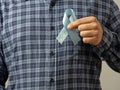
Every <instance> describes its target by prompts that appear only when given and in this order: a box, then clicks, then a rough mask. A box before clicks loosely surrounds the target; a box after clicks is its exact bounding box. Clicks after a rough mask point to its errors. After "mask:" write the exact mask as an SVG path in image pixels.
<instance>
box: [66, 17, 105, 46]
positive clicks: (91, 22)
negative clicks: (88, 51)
mask: <svg viewBox="0 0 120 90" xmlns="http://www.w3.org/2000/svg"><path fill="white" fill-rule="evenodd" d="M68 29H69V30H73V29H78V30H79V31H80V36H81V37H82V39H83V42H84V43H87V44H92V45H98V44H99V43H100V42H101V40H102V36H103V29H102V27H101V25H100V23H99V21H98V20H97V19H96V17H94V16H89V17H85V18H81V19H78V20H76V21H74V22H72V23H70V24H69V25H68Z"/></svg>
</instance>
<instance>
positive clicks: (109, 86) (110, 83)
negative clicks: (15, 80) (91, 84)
mask: <svg viewBox="0 0 120 90" xmlns="http://www.w3.org/2000/svg"><path fill="white" fill-rule="evenodd" d="M114 1H115V2H116V4H117V5H118V6H119V8H120V0H114ZM101 85H102V90H120V73H117V72H115V71H113V70H112V69H111V68H109V67H108V65H107V64H106V63H105V62H103V66H102V73H101Z"/></svg>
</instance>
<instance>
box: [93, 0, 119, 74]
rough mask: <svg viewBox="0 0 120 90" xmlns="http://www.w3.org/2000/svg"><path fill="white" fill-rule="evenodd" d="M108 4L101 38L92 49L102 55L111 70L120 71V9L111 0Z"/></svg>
mask: <svg viewBox="0 0 120 90" xmlns="http://www.w3.org/2000/svg"><path fill="white" fill-rule="evenodd" d="M110 5H111V6H110V14H109V15H110V16H109V19H108V22H107V23H106V25H102V26H103V30H104V32H103V39H102V41H101V43H100V44H99V45H98V46H96V47H94V48H93V51H94V52H95V53H97V55H98V56H99V57H100V58H101V57H102V58H103V59H104V60H105V61H106V62H107V64H108V65H109V66H110V67H111V68H112V69H113V70H115V71H117V72H119V73H120V11H119V8H118V6H117V5H116V4H115V3H114V2H113V1H112V0H111V3H110ZM107 18H108V17H107Z"/></svg>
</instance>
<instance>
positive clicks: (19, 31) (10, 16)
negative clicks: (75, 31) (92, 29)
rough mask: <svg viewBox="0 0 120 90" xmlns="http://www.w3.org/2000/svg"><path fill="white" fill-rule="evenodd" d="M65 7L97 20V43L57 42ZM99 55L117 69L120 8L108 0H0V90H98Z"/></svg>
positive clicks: (119, 51) (68, 39) (119, 55)
mask: <svg viewBox="0 0 120 90" xmlns="http://www.w3.org/2000/svg"><path fill="white" fill-rule="evenodd" d="M66 9H73V10H74V12H75V15H76V17H77V18H82V17H86V16H91V15H93V16H96V17H97V18H98V20H99V21H100V23H101V24H102V27H103V29H104V34H103V39H102V41H101V43H100V44H99V45H98V46H91V45H89V44H84V43H83V42H82V40H81V41H79V43H78V44H77V45H74V44H73V42H72V40H71V39H70V37H69V36H68V37H67V38H66V39H65V41H64V42H63V44H62V45H61V44H60V43H59V42H58V41H57V40H56V37H57V36H58V34H59V32H60V31H61V29H62V28H63V23H62V19H63V16H64V11H65V10H66ZM101 58H104V59H105V60H106V62H107V63H108V65H109V66H110V67H111V68H112V69H114V70H115V71H117V72H120V12H119V10H118V7H117V6H116V5H115V3H114V2H113V1H112V0H57V1H56V4H55V6H54V5H53V6H50V0H0V90H101V86H100V81H99V78H100V73H101V62H102V60H101ZM7 78H9V82H8V86H7V88H4V85H5V82H6V79H7Z"/></svg>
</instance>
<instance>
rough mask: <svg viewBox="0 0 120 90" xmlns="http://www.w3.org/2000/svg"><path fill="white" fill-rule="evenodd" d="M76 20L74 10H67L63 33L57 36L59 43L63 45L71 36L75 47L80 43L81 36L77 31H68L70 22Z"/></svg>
mask: <svg viewBox="0 0 120 90" xmlns="http://www.w3.org/2000/svg"><path fill="white" fill-rule="evenodd" d="M75 20H76V17H75V13H74V11H73V10H72V9H67V10H66V11H65V13H64V17H63V26H64V27H63V28H62V30H61V32H60V33H59V34H58V36H57V38H56V39H57V40H58V42H59V43H61V44H62V43H63V41H64V40H65V39H66V37H67V36H68V35H69V36H70V38H71V40H72V41H73V43H74V45H76V44H77V43H78V42H79V41H80V36H79V35H78V33H77V31H76V30H68V29H67V26H68V24H69V23H70V22H73V21H75Z"/></svg>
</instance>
